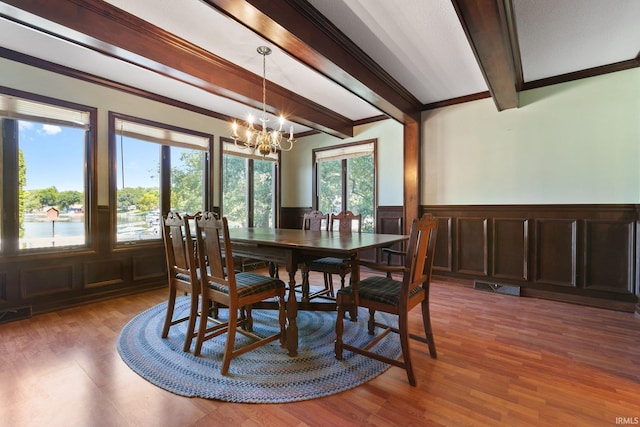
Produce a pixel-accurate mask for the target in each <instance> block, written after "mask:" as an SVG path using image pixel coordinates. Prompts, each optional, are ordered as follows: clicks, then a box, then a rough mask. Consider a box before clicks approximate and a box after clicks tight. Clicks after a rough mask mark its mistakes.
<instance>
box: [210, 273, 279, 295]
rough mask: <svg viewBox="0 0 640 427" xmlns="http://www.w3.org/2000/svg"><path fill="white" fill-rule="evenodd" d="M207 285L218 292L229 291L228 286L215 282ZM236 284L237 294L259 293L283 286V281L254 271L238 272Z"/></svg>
mask: <svg viewBox="0 0 640 427" xmlns="http://www.w3.org/2000/svg"><path fill="white" fill-rule="evenodd" d="M209 286H211V287H212V288H213V289H215V290H216V291H219V292H223V293H225V294H228V293H229V288H228V287H227V286H224V285H220V284H218V283H215V282H209ZM236 286H237V287H238V296H240V297H244V296H247V295H254V294H259V293H261V292H265V291H269V290H272V289H278V288H284V286H285V285H284V282H283V281H282V280H280V279H276V278H274V277H269V276H264V275H262V274H256V273H238V274H236Z"/></svg>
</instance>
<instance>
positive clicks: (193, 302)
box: [182, 293, 198, 352]
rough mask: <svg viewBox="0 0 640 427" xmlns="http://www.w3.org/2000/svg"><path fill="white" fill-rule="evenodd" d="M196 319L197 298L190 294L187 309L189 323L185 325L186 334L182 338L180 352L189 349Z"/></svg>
mask: <svg viewBox="0 0 640 427" xmlns="http://www.w3.org/2000/svg"><path fill="white" fill-rule="evenodd" d="M196 317H198V296H197V295H196V294H195V293H194V294H191V307H189V322H188V324H187V332H186V333H185V336H184V346H183V347H182V351H184V352H188V351H189V350H190V349H191V342H192V341H193V333H194V331H195V328H196Z"/></svg>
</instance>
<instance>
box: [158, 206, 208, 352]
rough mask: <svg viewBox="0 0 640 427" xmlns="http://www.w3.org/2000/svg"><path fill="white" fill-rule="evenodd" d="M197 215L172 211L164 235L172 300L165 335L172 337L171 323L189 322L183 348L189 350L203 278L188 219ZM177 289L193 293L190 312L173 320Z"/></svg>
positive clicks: (170, 297)
mask: <svg viewBox="0 0 640 427" xmlns="http://www.w3.org/2000/svg"><path fill="white" fill-rule="evenodd" d="M197 215H198V214H196V216H189V215H185V216H181V215H180V214H179V213H177V212H173V211H171V212H169V213H168V214H167V215H166V216H165V217H163V219H162V221H163V223H162V237H163V241H164V247H165V254H166V259H167V276H168V282H169V300H168V302H167V313H166V315H165V320H164V326H163V327H162V338H166V337H167V336H169V329H170V328H171V326H174V325H177V324H178V323H182V322H188V324H187V332H186V333H185V340H184V346H183V351H189V349H190V347H191V342H192V340H193V337H194V329H195V322H196V318H197V310H198V296H199V295H200V281H199V279H198V267H197V264H196V259H195V252H194V250H195V248H194V246H193V238H192V236H191V231H190V230H191V229H190V226H189V221H192V220H193V219H194V218H197ZM178 292H183V293H184V294H185V295H187V294H188V295H190V296H191V298H190V299H191V301H190V305H189V314H188V315H187V316H184V317H181V318H178V319H174V318H173V315H174V310H175V304H176V297H177V294H178Z"/></svg>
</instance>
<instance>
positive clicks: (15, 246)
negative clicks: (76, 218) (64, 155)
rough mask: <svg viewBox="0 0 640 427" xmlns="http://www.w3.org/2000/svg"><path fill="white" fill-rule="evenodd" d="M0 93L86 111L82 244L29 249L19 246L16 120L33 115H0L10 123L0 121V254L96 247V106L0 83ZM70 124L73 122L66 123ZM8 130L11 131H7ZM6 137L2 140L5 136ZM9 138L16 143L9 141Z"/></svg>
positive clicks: (43, 120) (66, 251) (20, 255)
mask: <svg viewBox="0 0 640 427" xmlns="http://www.w3.org/2000/svg"><path fill="white" fill-rule="evenodd" d="M0 94H2V95H6V96H10V97H16V98H22V99H25V100H27V101H32V102H35V103H41V104H48V105H51V106H53V107H59V108H64V109H70V110H76V111H78V112H81V113H82V114H87V115H88V119H87V121H88V124H87V125H86V126H87V129H86V130H85V141H84V150H85V153H84V165H83V168H84V197H85V200H84V236H85V243H84V244H83V245H68V246H51V247H49V246H47V247H39V248H30V249H20V247H19V239H20V238H19V234H20V232H19V229H20V225H19V222H20V221H19V214H20V213H19V197H20V196H19V191H18V185H19V183H18V180H19V171H18V168H19V166H18V146H19V135H18V132H19V131H18V122H19V121H20V120H32V121H37V120H38V118H37V117H35V116H34V117H33V119H27V118H21V117H15V118H8V117H7V118H5V117H1V118H0V120H2V122H3V123H4V122H5V120H7V121H10V122H13V123H14V124H13V125H11V126H10V127H11V128H12V129H5V126H4V125H3V124H1V123H0V131H1V132H2V135H0V147H1V148H0V163H1V164H2V183H3V189H2V193H1V195H0V207H1V208H2V211H3V212H8V214H7V215H5V216H4V219H2V220H0V239H1V242H2V243H1V244H0V255H2V256H3V257H10V256H17V257H22V256H30V255H43V254H54V255H55V254H59V253H69V252H87V251H91V252H95V251H97V239H95V238H94V236H93V233H95V232H96V230H97V172H96V164H97V148H96V147H97V132H96V129H97V122H98V119H97V113H98V109H97V108H96V107H91V106H88V105H84V104H78V103H75V102H71V101H66V100H63V99H58V98H52V97H48V96H44V95H39V94H35V93H31V92H26V91H22V90H18V89H11V88H8V87H4V86H0ZM41 122H43V123H53V122H57V123H58V124H63V125H64V122H61V121H56V120H54V121H53V122H52V121H50V120H47V118H46V117H45V118H42V120H41ZM70 125H72V126H73V124H70ZM9 134H11V135H9ZM7 138H8V139H9V140H10V141H6V139H7ZM11 141H15V142H17V143H15V144H12V143H11Z"/></svg>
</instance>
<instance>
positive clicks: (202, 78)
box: [6, 0, 353, 138]
mask: <svg viewBox="0 0 640 427" xmlns="http://www.w3.org/2000/svg"><path fill="white" fill-rule="evenodd" d="M6 3H8V4H11V5H12V6H15V7H16V8H18V9H21V10H24V11H27V12H30V13H32V14H34V15H36V16H38V17H41V18H44V19H29V18H28V17H24V16H22V15H19V16H6V18H7V19H11V20H13V21H16V22H19V23H21V24H23V25H27V26H29V27H31V28H34V29H36V30H39V31H43V32H45V33H47V34H51V35H54V36H56V37H60V38H63V39H64V40H66V41H68V42H70V43H74V44H78V45H80V46H84V47H86V48H88V49H91V50H94V51H97V52H100V53H103V54H105V55H108V56H111V57H113V58H117V59H120V60H122V61H126V62H129V63H131V64H134V65H137V66H139V67H142V68H145V69H148V70H150V71H153V72H156V73H158V74H162V75H164V76H166V77H170V78H173V79H175V80H179V81H182V82H185V83H187V84H190V85H194V86H196V87H198V88H199V89H202V90H204V91H207V92H209V93H213V94H215V95H218V96H223V97H225V98H229V99H232V100H234V101H237V102H240V103H243V104H245V105H249V106H252V107H255V108H261V107H262V97H261V96H258V95H260V94H261V93H262V76H259V75H256V74H253V73H250V72H248V71H246V70H245V69H243V68H242V67H239V66H238V65H235V64H233V63H231V62H229V61H227V60H225V59H223V58H220V57H218V56H216V55H214V54H212V53H210V52H208V51H206V50H204V49H202V48H200V47H198V46H196V45H194V44H192V43H190V42H188V41H186V40H183V39H181V38H179V37H176V36H175V35H173V34H171V33H169V32H167V31H165V30H163V29H162V28H159V27H156V26H154V25H152V24H150V23H148V22H146V21H144V20H142V19H140V18H138V17H136V16H134V15H131V14H129V13H127V12H125V11H123V10H121V9H119V8H117V7H115V6H112V5H111V4H109V3H107V2H104V1H99V0H8V1H7V2H6ZM51 23H56V24H59V25H62V26H63V27H66V28H69V29H71V30H74V31H69V32H65V33H64V34H59V32H62V31H60V29H59V27H57V26H52V25H51ZM142 58H145V59H142ZM185 74H186V75H189V76H191V77H190V78H185V77H184V76H185ZM267 100H268V101H269V103H270V105H269V106H268V109H269V110H270V111H288V112H290V114H291V116H290V117H289V120H291V121H293V122H297V123H300V124H304V125H306V126H309V127H311V128H314V129H318V130H321V131H323V132H326V133H328V134H331V135H334V136H336V137H339V138H346V137H351V136H353V122H352V121H351V120H349V119H347V118H346V117H344V116H342V115H340V114H338V113H336V112H335V111H331V110H329V109H328V108H325V107H323V106H321V105H319V104H317V103H315V102H313V101H311V100H309V99H306V98H304V97H302V96H300V95H298V94H296V93H294V92H292V91H289V90H287V89H285V88H283V87H281V86H278V85H276V84H273V83H270V84H269V85H267Z"/></svg>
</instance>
